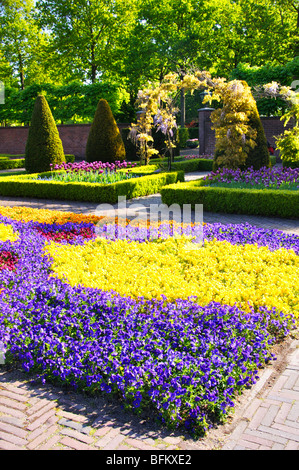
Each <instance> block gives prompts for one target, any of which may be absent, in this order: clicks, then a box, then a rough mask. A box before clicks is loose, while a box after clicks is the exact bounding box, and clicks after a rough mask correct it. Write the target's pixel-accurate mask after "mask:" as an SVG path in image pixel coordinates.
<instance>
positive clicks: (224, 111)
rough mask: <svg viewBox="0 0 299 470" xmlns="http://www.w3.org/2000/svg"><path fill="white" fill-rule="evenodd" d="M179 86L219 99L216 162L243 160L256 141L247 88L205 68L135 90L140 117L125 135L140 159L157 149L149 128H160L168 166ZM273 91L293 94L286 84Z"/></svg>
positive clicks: (214, 115)
mask: <svg viewBox="0 0 299 470" xmlns="http://www.w3.org/2000/svg"><path fill="white" fill-rule="evenodd" d="M272 88H273V87H272ZM182 89H183V90H184V92H190V93H191V94H192V93H194V91H195V90H200V89H202V90H206V91H207V94H206V96H205V98H204V101H203V102H204V103H210V104H211V103H212V102H213V101H218V102H221V104H222V107H221V108H219V109H216V110H214V111H213V112H212V115H211V121H212V123H213V129H214V130H215V134H216V151H217V152H218V154H219V157H218V162H217V163H218V164H221V165H222V166H228V167H238V166H240V165H242V164H244V162H245V161H246V158H247V155H248V152H249V151H250V149H252V148H254V147H255V145H256V130H255V129H254V128H252V127H251V125H250V114H251V113H252V110H256V103H255V100H254V97H253V95H252V93H251V89H250V87H249V86H248V85H247V83H246V82H243V81H240V80H232V81H228V82H227V81H226V79H225V78H212V77H211V75H210V73H209V72H206V71H195V72H194V73H187V74H186V75H184V76H183V77H181V75H180V74H179V73H170V74H168V75H166V76H165V77H164V79H163V80H162V81H161V83H150V84H149V85H148V86H147V87H146V88H145V89H143V90H140V91H139V92H138V96H137V101H136V105H137V106H138V108H139V110H140V117H139V119H138V121H137V123H135V124H132V125H131V128H130V133H129V138H130V139H131V140H132V141H133V142H134V143H135V144H136V145H137V147H138V153H139V157H140V160H141V162H142V163H144V164H148V163H149V161H150V158H151V157H153V156H155V155H157V154H158V153H159V152H158V150H156V149H155V148H154V145H153V144H154V139H153V136H152V132H153V130H154V131H159V130H160V131H161V132H162V133H163V134H164V135H165V148H166V151H167V154H168V169H171V161H172V159H173V158H172V157H173V149H174V148H175V146H176V145H175V129H176V128H177V123H176V114H177V112H178V108H177V107H176V102H177V97H178V95H179V94H180V92H181V90H182ZM272 91H273V90H272ZM263 93H264V94H266V95H267V94H269V95H271V84H268V85H264V89H263ZM275 93H279V94H280V96H281V97H285V98H286V99H288V97H290V96H293V95H292V90H291V89H290V88H289V87H280V88H279V90H278V91H277V89H276V88H275ZM271 96H273V93H272V95H271Z"/></svg>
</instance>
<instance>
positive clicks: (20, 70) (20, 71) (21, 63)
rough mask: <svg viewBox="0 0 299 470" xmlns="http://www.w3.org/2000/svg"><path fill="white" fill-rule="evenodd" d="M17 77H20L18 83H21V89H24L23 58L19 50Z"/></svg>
mask: <svg viewBox="0 0 299 470" xmlns="http://www.w3.org/2000/svg"><path fill="white" fill-rule="evenodd" d="M19 77H20V83H21V90H24V88H25V79H24V68H23V58H22V55H21V53H20V52H19Z"/></svg>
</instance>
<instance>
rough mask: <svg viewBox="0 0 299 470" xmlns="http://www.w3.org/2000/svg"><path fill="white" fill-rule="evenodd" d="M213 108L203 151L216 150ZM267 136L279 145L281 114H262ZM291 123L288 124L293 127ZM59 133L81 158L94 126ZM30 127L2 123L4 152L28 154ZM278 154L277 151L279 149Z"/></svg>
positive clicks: (202, 123)
mask: <svg viewBox="0 0 299 470" xmlns="http://www.w3.org/2000/svg"><path fill="white" fill-rule="evenodd" d="M211 112H212V111H211V110H210V109H206V110H200V111H199V142H200V150H199V152H200V154H204V153H206V154H212V153H213V152H214V148H215V133H214V131H213V130H212V129H211V121H210V115H211ZM261 121H262V124H263V126H264V129H265V134H266V138H267V140H268V141H269V142H270V143H271V144H272V145H273V144H274V145H275V138H274V136H275V135H279V134H281V133H282V132H283V131H284V126H283V122H282V121H281V120H280V118H279V117H269V118H267V117H262V118H261ZM129 126H130V124H128V123H121V124H118V127H119V128H120V129H122V128H125V127H129ZM290 127H291V124H289V125H288V126H287V128H290ZM57 128H58V131H59V135H60V138H61V141H62V145H63V148H64V152H65V153H66V154H72V155H75V156H76V157H79V158H84V157H85V146H86V142H87V138H88V134H89V130H90V124H71V125H61V126H60V125H58V126H57ZM28 129H29V127H27V126H24V127H0V154H1V153H9V154H12V155H18V154H24V153H25V146H26V141H27V136H28ZM276 154H277V152H276Z"/></svg>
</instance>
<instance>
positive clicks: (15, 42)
mask: <svg viewBox="0 0 299 470" xmlns="http://www.w3.org/2000/svg"><path fill="white" fill-rule="evenodd" d="M34 12H35V6H34V2H33V0H2V1H1V3H0V44H1V46H0V47H1V52H2V54H3V56H4V58H5V59H6V61H7V62H8V63H9V64H10V66H11V68H12V73H13V74H15V75H16V76H17V77H18V80H19V86H20V88H21V89H22V90H23V89H24V88H25V85H26V79H27V78H28V74H31V76H32V77H34V79H35V80H36V79H37V75H38V74H39V71H40V67H41V62H42V61H41V54H42V52H41V51H42V47H43V45H44V38H43V35H42V34H41V32H40V30H39V28H38V25H37V23H36V20H35V18H34ZM44 80H45V77H44Z"/></svg>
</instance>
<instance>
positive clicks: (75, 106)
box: [0, 81, 128, 125]
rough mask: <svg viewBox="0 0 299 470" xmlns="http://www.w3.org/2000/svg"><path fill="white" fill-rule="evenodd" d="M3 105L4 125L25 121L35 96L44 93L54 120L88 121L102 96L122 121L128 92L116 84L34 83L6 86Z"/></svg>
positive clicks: (1, 112) (1, 113) (27, 121)
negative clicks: (23, 85)
mask: <svg viewBox="0 0 299 470" xmlns="http://www.w3.org/2000/svg"><path fill="white" fill-rule="evenodd" d="M5 92H6V93H5V95H6V99H5V104H3V105H1V106H0V122H2V123H3V124H6V125H7V124H28V123H29V122H30V119H31V115H32V111H33V107H34V103H35V99H36V97H37V96H38V95H39V94H41V93H43V94H44V95H45V96H46V97H47V101H48V103H49V106H50V108H51V110H52V114H53V117H54V119H55V121H56V123H58V124H61V123H64V124H68V123H89V122H91V121H92V119H93V116H94V103H97V102H98V101H99V99H100V98H104V99H106V100H107V101H109V103H111V109H112V112H113V113H114V114H115V115H116V116H117V118H118V119H119V120H120V121H123V119H124V117H125V116H124V115H123V114H122V105H123V103H125V102H127V101H128V94H127V93H126V91H125V90H124V88H123V87H122V85H121V84H119V83H114V82H112V81H111V82H110V83H105V82H101V83H95V84H89V85H84V84H81V83H80V82H73V83H70V84H69V85H62V86H56V85H53V84H49V83H48V84H35V85H31V86H28V87H26V88H25V90H21V91H20V90H18V89H16V88H9V87H6V90H5Z"/></svg>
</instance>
